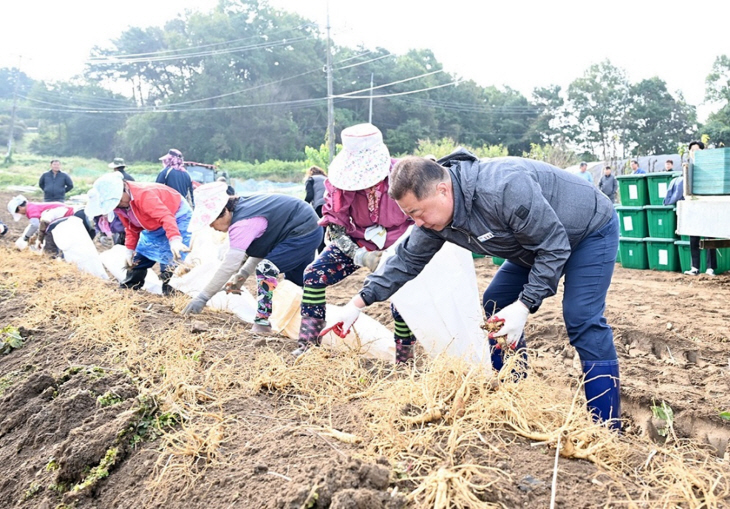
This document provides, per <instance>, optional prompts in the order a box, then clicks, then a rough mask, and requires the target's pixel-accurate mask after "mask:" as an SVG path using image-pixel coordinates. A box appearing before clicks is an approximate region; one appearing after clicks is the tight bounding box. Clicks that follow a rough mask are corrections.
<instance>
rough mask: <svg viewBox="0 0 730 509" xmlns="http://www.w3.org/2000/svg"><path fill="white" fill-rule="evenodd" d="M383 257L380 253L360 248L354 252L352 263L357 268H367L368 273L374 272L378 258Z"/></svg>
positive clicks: (378, 261)
mask: <svg viewBox="0 0 730 509" xmlns="http://www.w3.org/2000/svg"><path fill="white" fill-rule="evenodd" d="M381 256H383V252H382V251H368V250H367V249H365V248H364V247H360V248H358V249H357V251H355V256H354V257H353V258H352V261H353V263H354V264H355V265H357V266H358V267H367V268H368V269H370V272H375V269H377V268H378V264H379V263H380V257H381Z"/></svg>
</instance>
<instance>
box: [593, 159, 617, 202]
mask: <svg viewBox="0 0 730 509" xmlns="http://www.w3.org/2000/svg"><path fill="white" fill-rule="evenodd" d="M598 189H600V190H601V192H602V193H603V194H605V195H606V196H608V199H609V200H611V203H613V202H615V201H616V191H618V181H616V177H614V176H613V175H612V174H611V167H610V166H606V167H605V168H604V169H603V177H601V180H599V181H598Z"/></svg>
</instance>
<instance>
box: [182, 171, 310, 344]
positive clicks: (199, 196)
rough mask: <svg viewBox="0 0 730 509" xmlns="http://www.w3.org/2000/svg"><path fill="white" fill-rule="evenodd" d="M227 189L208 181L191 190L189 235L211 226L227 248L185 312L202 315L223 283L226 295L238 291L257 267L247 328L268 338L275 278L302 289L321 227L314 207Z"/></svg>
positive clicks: (277, 196) (290, 198)
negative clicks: (253, 315) (225, 238)
mask: <svg viewBox="0 0 730 509" xmlns="http://www.w3.org/2000/svg"><path fill="white" fill-rule="evenodd" d="M227 187H228V186H227V184H226V183H225V182H212V183H210V184H204V185H202V186H200V187H199V188H198V189H196V190H195V203H196V204H197V205H196V208H195V212H193V219H192V221H191V223H190V229H191V231H197V230H199V229H202V228H205V227H206V226H212V227H213V229H215V230H217V231H219V232H226V233H228V238H229V240H230V249H229V250H228V253H227V254H226V256H225V259H224V260H223V263H222V264H221V266H220V268H219V269H218V270H217V271H216V273H215V275H214V276H213V278H212V279H211V280H210V282H208V284H207V285H206V286H205V288H204V289H203V291H201V292H200V293H199V294H198V295H197V296H196V297H195V298H194V299H193V300H192V301H190V303H188V305H187V306H186V307H185V309H184V310H183V314H188V313H200V312H201V311H202V310H203V307H205V304H206V302H208V300H210V298H211V297H213V295H215V294H216V293H218V292H219V291H220V290H221V289H222V288H223V287H224V285H225V289H226V292H229V293H230V292H236V291H238V292H239V293H240V288H241V286H242V285H243V283H244V281H245V280H246V278H247V276H248V275H249V274H251V272H252V270H253V268H254V267H255V270H256V281H257V294H258V296H257V310H256V318H255V319H254V325H253V328H252V329H251V330H252V332H255V333H259V334H271V332H272V330H271V323H270V322H269V317H270V316H271V302H272V299H273V292H274V289H275V288H276V286H277V283H278V279H277V278H278V276H279V274H280V273H284V277H285V279H287V280H289V281H291V282H292V283H294V284H296V285H297V286H302V282H303V274H304V269H305V267H307V265H309V264H310V263H312V260H314V253H315V251H316V249H317V246H319V244H320V242H321V241H322V229H321V228H320V227H319V225H318V224H317V214H316V213H315V212H314V209H313V208H312V207H310V206H309V205H307V204H306V203H305V202H304V201H302V200H300V199H299V198H294V197H293V196H285V195H281V194H250V195H245V196H229V195H228V194H227V193H226V188H227ZM249 257H251V258H249ZM244 262H246V263H245V265H244ZM242 265H243V269H242V270H241V272H238V271H239V268H240V267H241V266H242Z"/></svg>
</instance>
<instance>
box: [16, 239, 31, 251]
mask: <svg viewBox="0 0 730 509" xmlns="http://www.w3.org/2000/svg"><path fill="white" fill-rule="evenodd" d="M15 247H16V248H17V249H18V251H22V250H23V249H25V248H26V247H28V241H27V240H25V239H24V238H23V237H20V238H19V239H18V240H16V241H15Z"/></svg>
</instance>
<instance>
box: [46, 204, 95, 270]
mask: <svg viewBox="0 0 730 509" xmlns="http://www.w3.org/2000/svg"><path fill="white" fill-rule="evenodd" d="M52 234H53V240H54V242H55V243H56V246H57V247H58V249H60V250H61V251H62V252H63V259H64V260H66V261H67V262H69V263H73V264H75V265H76V266H77V267H78V268H79V269H80V270H82V271H84V272H88V273H89V274H92V275H94V276H97V277H100V278H102V279H109V276H108V275H107V273H106V271H105V270H104V265H103V264H102V263H101V259H100V258H99V252H98V251H97V250H96V246H94V241H93V240H91V237H89V234H88V232H87V231H86V228H85V227H84V223H83V221H82V220H81V219H80V218H78V217H75V216H71V217H69V218H68V219H66V220H65V221H63V222H61V223H60V224H59V225H58V226H56V227H55V228H54V229H53V233H52Z"/></svg>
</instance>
